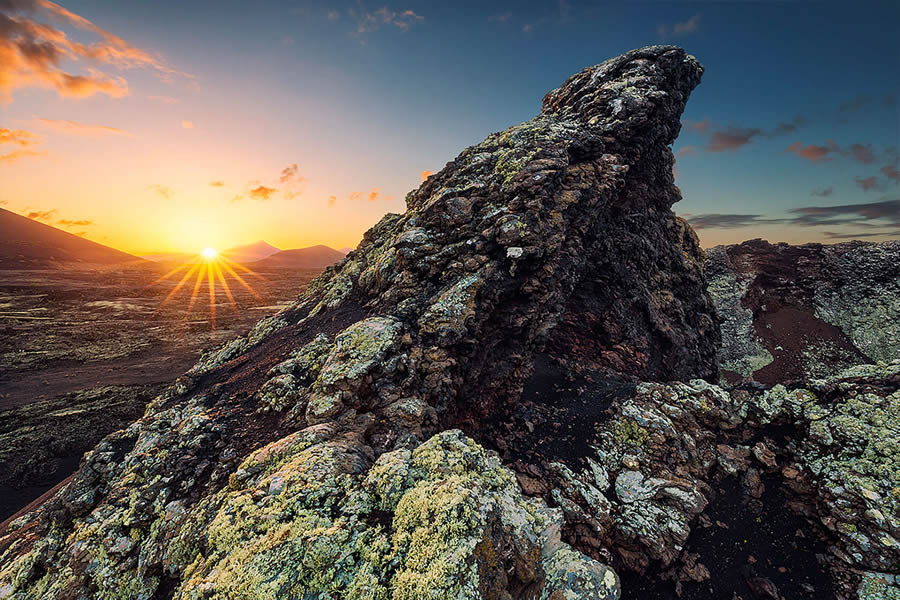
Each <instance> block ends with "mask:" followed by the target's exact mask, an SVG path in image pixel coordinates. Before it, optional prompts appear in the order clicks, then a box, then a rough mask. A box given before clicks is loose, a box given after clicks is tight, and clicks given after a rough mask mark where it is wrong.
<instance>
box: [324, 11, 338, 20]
mask: <svg viewBox="0 0 900 600" xmlns="http://www.w3.org/2000/svg"><path fill="white" fill-rule="evenodd" d="M325 18H327V19H328V20H329V21H337V20H338V19H340V18H341V13H340V11H337V10H329V11H328V12H327V13H325Z"/></svg>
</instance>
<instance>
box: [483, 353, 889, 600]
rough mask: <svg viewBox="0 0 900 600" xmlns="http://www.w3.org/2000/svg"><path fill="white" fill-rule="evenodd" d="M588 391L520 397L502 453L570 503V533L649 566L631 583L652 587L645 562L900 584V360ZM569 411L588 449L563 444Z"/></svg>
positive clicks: (688, 579) (730, 583)
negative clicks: (605, 394)
mask: <svg viewBox="0 0 900 600" xmlns="http://www.w3.org/2000/svg"><path fill="white" fill-rule="evenodd" d="M592 392H594V390H593V388H592V387H591V386H590V385H587V386H585V388H584V392H583V394H582V395H583V396H586V397H588V401H587V402H586V403H585V404H584V405H582V404H579V403H572V404H558V403H557V404H554V405H552V406H551V407H549V408H548V407H545V411H544V412H543V413H542V412H541V411H539V410H537V409H536V408H535V407H529V406H525V405H523V406H521V407H520V409H519V411H518V412H517V413H515V414H514V415H513V416H512V419H511V420H510V423H511V424H512V425H513V426H512V427H511V428H510V429H509V430H508V431H506V432H505V434H504V436H503V444H502V446H503V450H502V451H501V457H502V458H503V459H504V462H508V463H509V464H511V466H513V467H514V468H515V469H516V471H517V477H518V478H519V481H520V484H521V485H522V487H523V489H526V490H529V491H530V492H531V493H534V494H539V495H542V496H544V497H546V498H547V499H548V502H550V503H551V504H552V505H556V506H559V507H560V508H562V510H563V513H564V515H565V527H564V539H565V540H567V541H569V542H570V543H571V544H573V545H574V546H575V547H576V548H579V549H582V550H583V551H585V552H586V553H588V554H589V555H591V556H593V557H594V558H595V559H598V560H602V561H603V562H604V563H607V564H610V565H612V566H613V567H614V568H615V569H616V571H617V572H619V573H620V574H627V573H629V572H631V573H638V574H644V575H645V577H644V578H643V580H642V579H641V578H633V577H632V578H626V579H625V580H624V581H623V583H622V589H623V597H625V598H640V597H644V596H642V595H641V592H644V593H646V592H648V591H649V590H648V589H647V588H643V587H641V586H642V585H644V584H645V583H646V580H647V577H646V576H647V575H651V576H652V575H662V577H663V578H665V579H670V580H672V581H674V582H677V584H678V586H679V589H682V590H683V592H685V593H686V594H687V595H686V597H687V598H724V597H731V595H732V594H733V593H736V592H737V593H739V594H746V595H743V597H744V598H753V597H763V598H782V597H784V598H823V597H838V598H852V597H857V596H856V594H857V590H860V591H859V597H860V598H869V597H879V596H878V595H877V594H876V595H874V596H872V595H868V596H867V595H866V594H864V593H863V592H864V591H865V590H866V589H868V588H871V589H880V588H878V586H881V585H883V586H885V587H884V589H888V590H893V591H892V592H891V593H896V592H897V589H898V588H895V587H893V586H894V581H895V577H897V576H900V542H898V539H900V469H898V467H900V413H898V411H900V360H895V361H893V362H891V363H884V362H882V363H879V364H877V365H860V366H857V367H853V368H851V369H848V370H846V371H844V372H843V373H840V374H838V375H836V376H832V377H829V378H826V379H822V380H813V381H810V382H807V383H806V384H805V385H804V386H803V387H792V388H790V389H789V388H786V387H784V386H782V385H777V386H774V387H773V388H771V389H769V390H765V391H752V392H751V391H748V390H745V389H741V388H734V389H731V390H726V389H723V388H721V387H718V386H716V385H711V384H709V383H708V382H705V381H702V380H693V381H690V382H687V383H672V384H661V383H641V384H638V385H637V386H634V387H633V388H630V389H625V390H621V389H620V390H619V395H618V396H617V398H616V401H615V402H613V403H610V404H609V405H608V408H607V409H606V410H603V411H600V412H594V413H592V412H591V411H589V410H586V407H589V406H591V405H593V404H594V403H593V402H591V400H590V396H591V394H592ZM561 393H562V395H563V396H565V390H562V391H561ZM572 422H579V423H580V431H579V432H578V434H579V440H578V443H579V444H583V446H584V448H583V450H582V451H581V452H580V453H578V454H577V455H573V454H572V453H571V452H560V448H561V447H562V448H566V449H568V450H571V448H572V447H573V446H575V445H576V443H575V442H574V440H573V441H567V434H568V433H569V432H570V431H571V429H567V428H566V427H564V426H562V424H563V423H572ZM585 422H586V424H585ZM529 424H530V425H529ZM548 424H550V425H557V427H550V428H548V427H547V425H548ZM726 507H728V508H726ZM722 508H725V510H722ZM766 528H772V529H773V530H772V531H771V532H767V531H762V530H763V529H766ZM705 529H712V530H713V532H714V533H710V532H707V531H704V530H705ZM731 530H733V531H731ZM795 531H799V532H800V534H799V535H798V534H796V533H795ZM701 538H703V539H704V540H705V541H704V542H702V543H701V542H700V539H701ZM792 538H793V540H792ZM791 540H792V541H791ZM816 556H822V559H821V561H820V560H819V559H817V558H816ZM829 571H831V573H832V574H833V576H832V577H826V576H823V572H825V573H827V572H829ZM861 578H862V579H861ZM763 581H766V582H767V583H765V585H763V583H761V582H763ZM861 581H862V583H860V582H861ZM879 582H881V583H879ZM760 586H762V587H766V588H767V589H770V590H776V591H775V592H773V594H776V595H771V594H770V595H768V596H767V595H766V593H764V592H759V588H760ZM754 588H758V589H757V591H756V592H754V591H753V590H754ZM706 589H710V590H711V592H710V593H709V594H707V595H704V594H705V593H704V592H703V590H706ZM778 589H780V592H779V591H777V590H778ZM873 593H874V592H873ZM885 593H887V592H885ZM652 597H656V596H652Z"/></svg>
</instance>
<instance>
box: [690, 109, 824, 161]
mask: <svg viewBox="0 0 900 600" xmlns="http://www.w3.org/2000/svg"><path fill="white" fill-rule="evenodd" d="M806 124H807V120H806V118H805V117H803V116H802V115H797V116H795V117H794V118H793V119H791V120H790V121H786V122H781V123H778V124H777V125H775V127H773V128H771V129H767V128H763V127H748V126H744V125H721V124H719V123H713V122H711V121H710V120H709V119H703V120H702V121H691V120H685V121H683V122H682V125H683V126H684V127H686V128H687V129H688V130H689V131H691V132H693V133H696V134H698V135H702V136H708V137H707V140H706V144H705V145H704V146H703V149H704V150H705V151H706V152H729V151H734V150H737V149H739V148H742V147H744V146H746V145H748V144H750V143H752V142H754V141H756V140H758V139H760V138H772V137H779V136H783V135H787V134H789V133H793V132H795V131H797V130H798V129H800V128H801V127H804V126H805V125H806Z"/></svg>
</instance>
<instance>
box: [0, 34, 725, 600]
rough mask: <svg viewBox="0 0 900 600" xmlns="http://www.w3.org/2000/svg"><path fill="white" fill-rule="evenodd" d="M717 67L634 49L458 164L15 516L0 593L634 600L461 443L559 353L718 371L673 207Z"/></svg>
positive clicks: (606, 366) (598, 361) (618, 364)
mask: <svg viewBox="0 0 900 600" xmlns="http://www.w3.org/2000/svg"><path fill="white" fill-rule="evenodd" d="M701 73H702V67H701V66H700V65H699V63H698V62H697V61H696V60H695V59H694V58H693V57H691V56H688V55H686V54H685V52H684V51H683V50H681V49H680V48H677V47H671V46H654V47H649V48H644V49H641V50H636V51H633V52H630V53H627V54H625V55H623V56H620V57H617V58H615V59H612V60H610V61H607V62H605V63H603V64H600V65H597V66H595V67H590V68H588V69H585V70H584V71H582V72H581V73H579V74H577V75H575V76H573V77H572V78H570V79H569V80H568V81H567V82H565V83H564V84H563V86H562V87H560V88H559V89H558V90H555V91H553V92H551V93H549V94H548V95H547V96H546V97H545V99H544V104H543V108H542V111H541V113H540V114H539V115H538V116H537V117H535V118H534V119H532V120H531V121H529V122H527V123H523V124H522V125H518V126H515V127H512V128H510V129H508V130H506V131H504V132H501V133H497V134H493V135H491V136H489V137H488V138H487V139H486V140H485V141H484V142H482V143H481V144H478V145H477V146H473V147H471V148H468V149H467V150H465V151H463V153H462V154H460V155H459V156H458V157H457V158H456V159H455V160H454V161H452V162H450V163H448V164H447V166H446V167H445V168H444V169H442V170H441V171H440V172H438V173H437V174H435V175H433V176H432V177H430V178H429V179H428V180H427V181H425V182H424V183H423V185H422V186H421V187H420V188H419V189H418V190H416V191H414V192H411V193H410V194H409V195H408V197H407V207H408V210H407V212H406V213H404V214H403V215H388V216H386V217H385V218H384V219H383V220H382V221H381V222H380V223H379V224H377V225H376V226H375V227H374V228H373V229H372V230H370V231H369V232H368V233H367V234H366V236H365V238H364V240H363V242H362V243H361V244H360V246H359V248H358V249H357V250H356V251H354V252H352V253H350V255H349V256H348V257H347V258H346V260H344V261H342V262H341V263H339V264H338V265H336V266H335V267H332V268H330V269H329V270H327V271H326V273H325V274H324V275H323V276H322V277H320V278H319V279H317V280H316V281H315V282H313V284H311V285H310V287H309V289H308V290H307V292H306V293H304V295H303V296H301V298H300V299H299V300H298V301H297V303H296V304H294V305H292V306H291V307H289V308H287V309H286V310H284V311H282V312H280V313H279V314H277V315H275V316H273V317H270V318H268V319H264V320H263V321H261V322H260V323H259V324H258V325H257V326H256V327H255V328H254V329H253V330H252V331H251V332H250V333H249V334H248V335H247V336H245V337H243V338H239V339H236V340H234V341H232V342H230V343H228V344H226V345H224V346H222V347H220V348H218V349H216V350H215V351H213V352H211V353H209V354H208V355H206V356H204V357H203V358H202V359H201V360H200V362H198V364H197V365H196V366H195V367H194V368H193V369H191V370H190V371H189V372H188V373H187V374H185V376H183V377H182V378H180V379H179V380H178V381H177V382H176V384H175V385H174V386H173V387H172V388H171V389H170V390H168V391H167V392H166V393H164V394H162V395H161V396H160V397H158V398H157V399H156V400H155V401H154V402H153V403H151V405H150V406H149V407H148V409H147V412H146V414H145V416H144V417H143V418H142V419H140V420H139V421H137V422H136V423H134V424H133V425H132V426H130V427H128V428H126V429H124V430H122V431H120V432H117V433H115V434H112V435H110V436H109V437H107V438H106V439H105V440H104V441H103V442H101V443H100V444H99V445H98V446H97V447H96V448H95V449H94V450H93V451H92V452H89V453H88V454H87V455H86V456H85V458H84V460H83V462H82V465H81V467H80V469H79V471H78V472H77V473H76V475H75V476H74V479H73V480H72V482H71V483H70V484H68V485H67V486H66V487H65V488H64V489H63V490H62V491H61V492H60V493H59V494H58V495H57V496H56V497H54V498H53V499H52V500H50V501H48V502H46V503H45V504H44V505H43V506H42V507H41V508H40V509H39V510H38V511H36V512H34V513H32V514H30V515H27V516H25V517H23V518H20V519H18V520H16V521H15V522H14V523H13V524H12V525H11V526H10V527H9V528H8V530H7V531H6V533H5V535H4V536H3V537H2V539H0V552H2V554H0V565H2V567H0V597H16V598H39V597H59V598H169V597H178V598H181V597H183V598H188V597H190V598H214V597H272V596H273V595H274V596H279V595H289V596H301V597H309V598H336V597H343V598H388V597H391V598H418V597H423V595H424V590H428V597H430V598H462V597H465V598H469V597H473V598H511V597H533V598H537V597H540V598H548V599H552V600H559V599H560V598H574V597H578V598H597V599H600V598H604V599H605V598H615V597H617V596H618V582H617V578H616V576H615V574H614V573H613V572H612V571H611V570H610V569H609V568H608V567H606V566H605V565H604V564H603V563H602V562H600V561H596V560H593V559H591V558H590V557H588V556H586V555H585V554H584V553H583V552H581V551H579V550H577V549H573V548H572V547H571V546H569V545H566V544H565V543H564V542H562V541H559V538H560V536H561V533H560V531H561V529H562V528H563V527H565V526H564V524H563V522H562V521H560V514H563V513H564V511H563V513H561V512H560V511H558V510H555V509H549V508H547V506H546V505H545V504H544V502H543V501H542V500H538V499H527V498H524V497H523V496H522V495H521V492H520V490H519V488H518V486H516V485H513V483H514V479H513V476H512V475H511V474H510V472H509V471H507V470H506V469H505V468H504V467H502V466H500V464H499V463H498V460H497V459H496V457H494V456H493V455H491V454H490V453H486V452H485V451H484V450H482V449H481V448H480V447H479V446H478V445H476V444H475V443H474V442H472V441H471V440H470V439H468V438H465V437H463V436H462V434H458V433H454V432H452V431H445V430H448V429H450V428H451V427H453V426H461V427H462V428H464V429H469V430H471V431H475V432H477V431H479V429H480V428H479V423H480V422H481V421H482V420H483V419H484V418H485V416H487V415H496V414H503V413H504V412H506V411H507V410H508V409H509V408H510V407H514V406H515V405H516V403H517V402H518V401H519V399H520V396H521V390H522V387H523V385H524V383H525V381H526V380H527V379H528V378H529V376H530V374H531V372H532V370H533V364H534V362H535V359H536V357H537V356H538V354H539V353H540V352H541V351H542V350H543V349H544V348H545V347H552V348H554V349H555V352H556V354H558V355H559V356H560V358H561V359H563V360H569V361H571V362H578V363H579V364H580V363H585V364H586V365H587V366H586V368H587V369H588V370H590V372H592V373H595V374H605V375H610V374H616V375H618V376H620V377H622V378H624V379H626V380H630V381H634V380H637V379H639V378H640V379H649V380H673V379H684V378H693V377H704V378H709V379H715V378H716V377H717V375H718V366H717V362H716V351H717V348H718V343H719V333H718V327H717V325H716V322H715V317H714V313H713V306H712V302H711V301H710V299H709V297H708V295H707V294H706V292H705V285H704V280H703V277H702V272H701V260H702V258H701V253H700V251H699V248H698V245H697V241H696V238H695V237H694V235H693V232H692V231H691V230H690V228H689V227H688V226H687V225H686V224H685V223H684V222H683V221H681V220H679V219H677V218H676V217H675V216H674V214H673V213H672V212H671V210H670V207H671V205H672V204H673V203H674V202H676V201H678V200H679V198H680V195H679V192H678V190H677V188H676V187H675V186H674V184H673V178H672V164H673V162H672V161H673V159H672V153H671V150H670V148H669V145H670V144H671V143H672V142H673V141H674V139H675V136H676V135H677V133H678V130H679V127H680V124H679V117H680V115H681V112H682V110H683V109H684V105H685V102H686V101H687V97H688V95H689V94H690V92H691V90H692V89H693V88H694V87H695V86H696V85H697V84H698V83H699V81H700V76H701ZM426 440H427V441H426ZM423 442H424V443H423Z"/></svg>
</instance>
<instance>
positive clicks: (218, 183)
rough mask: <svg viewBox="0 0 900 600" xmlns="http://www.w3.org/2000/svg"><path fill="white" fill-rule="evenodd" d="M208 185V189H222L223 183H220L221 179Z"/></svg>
mask: <svg viewBox="0 0 900 600" xmlns="http://www.w3.org/2000/svg"><path fill="white" fill-rule="evenodd" d="M209 185H210V187H224V186H225V182H224V181H222V180H221V179H218V180H216V181H210V182H209Z"/></svg>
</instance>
